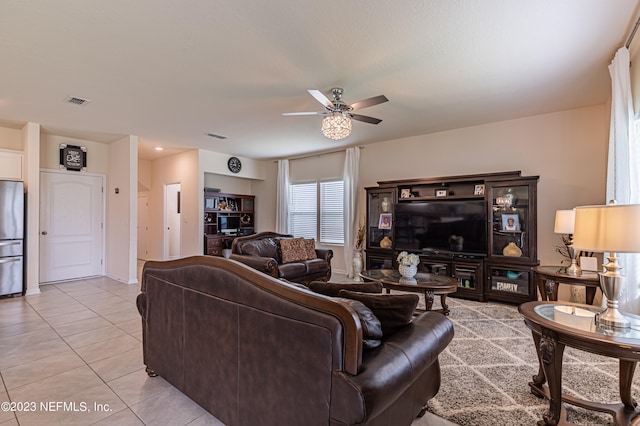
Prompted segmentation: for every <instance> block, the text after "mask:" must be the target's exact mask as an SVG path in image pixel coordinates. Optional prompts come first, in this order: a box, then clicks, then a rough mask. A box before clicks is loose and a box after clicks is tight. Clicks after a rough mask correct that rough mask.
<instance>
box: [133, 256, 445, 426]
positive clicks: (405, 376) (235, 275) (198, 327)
mask: <svg viewBox="0 0 640 426" xmlns="http://www.w3.org/2000/svg"><path fill="white" fill-rule="evenodd" d="M137 306H138V310H139V311H140V313H141V315H142V330H143V354H144V363H145V364H146V366H147V372H148V373H149V375H151V376H153V375H155V374H157V375H159V376H161V377H163V378H164V379H166V380H167V381H168V382H169V383H171V384H172V385H173V386H175V387H176V388H178V389H179V390H180V391H182V392H183V393H184V394H185V395H187V396H188V397H189V398H191V399H192V400H193V401H195V402H196V403H198V404H199V405H200V406H202V407H203V408H204V409H206V410H207V411H209V412H210V413H211V414H213V415H214V416H215V417H217V418H218V419H219V420H220V421H222V422H224V424H226V425H228V426H234V425H256V424H260V425H267V426H268V425H278V426H282V425H305V426H312V425H335V426H337V425H389V426H391V425H393V426H402V425H410V424H411V423H412V421H413V420H414V419H415V418H416V416H418V415H419V414H422V413H423V412H424V411H423V407H424V406H425V404H426V403H427V401H428V400H429V399H430V398H432V397H433V396H434V395H436V393H437V392H438V389H439V387H440V367H439V363H438V355H439V354H440V353H441V352H442V351H443V350H444V349H445V347H446V346H447V345H448V344H449V342H450V341H451V339H452V337H453V326H452V324H451V322H450V321H449V320H448V319H447V318H446V317H445V316H443V315H442V314H440V313H437V312H425V313H423V314H420V315H418V316H416V317H415V318H414V319H413V321H412V322H411V323H410V324H409V325H407V326H404V327H403V328H402V329H400V330H399V331H397V332H395V333H394V334H392V335H391V336H389V337H386V338H385V339H384V340H383V341H382V344H381V345H380V346H379V347H377V348H376V349H373V350H364V351H363V347H362V342H363V335H362V330H363V329H362V326H361V322H360V319H359V317H358V315H357V314H356V311H355V310H354V309H353V308H352V307H351V305H349V304H348V303H345V302H344V301H343V300H341V299H335V298H331V297H328V296H323V295H320V294H317V293H313V292H312V291H310V290H309V289H307V288H306V287H304V286H302V285H300V284H293V283H288V282H286V281H283V280H277V279H275V278H273V277H270V276H268V275H265V274H261V273H258V272H257V271H255V270H254V269H252V268H249V267H247V266H246V265H243V264H241V263H238V262H235V261H232V260H228V259H224V258H218V257H210V256H194V257H190V258H185V259H179V260H173V261H166V262H147V263H146V264H145V266H144V269H143V281H142V288H141V293H140V294H139V295H138V299H137Z"/></svg>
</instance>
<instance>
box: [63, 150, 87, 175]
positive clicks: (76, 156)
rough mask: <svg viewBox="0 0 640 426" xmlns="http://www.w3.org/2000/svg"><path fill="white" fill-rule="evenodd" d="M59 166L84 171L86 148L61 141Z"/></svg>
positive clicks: (85, 167)
mask: <svg viewBox="0 0 640 426" xmlns="http://www.w3.org/2000/svg"><path fill="white" fill-rule="evenodd" d="M60 168H61V169H67V170H73V171H76V172H85V171H86V170H87V148H86V147H84V146H77V145H67V144H65V143H61V144H60Z"/></svg>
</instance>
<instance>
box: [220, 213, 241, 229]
mask: <svg viewBox="0 0 640 426" xmlns="http://www.w3.org/2000/svg"><path fill="white" fill-rule="evenodd" d="M238 228H240V217H239V216H218V232H222V233H229V232H237V231H238Z"/></svg>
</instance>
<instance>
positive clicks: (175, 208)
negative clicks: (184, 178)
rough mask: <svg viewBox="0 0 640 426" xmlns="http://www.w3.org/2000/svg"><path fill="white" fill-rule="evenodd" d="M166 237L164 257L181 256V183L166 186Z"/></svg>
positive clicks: (173, 257) (175, 257)
mask: <svg viewBox="0 0 640 426" xmlns="http://www.w3.org/2000/svg"><path fill="white" fill-rule="evenodd" d="M164 217H165V222H164V223H165V238H164V258H165V259H177V258H178V257H180V254H181V250H180V239H181V238H180V235H181V232H182V230H181V227H180V184H179V183H171V184H168V185H165V186H164Z"/></svg>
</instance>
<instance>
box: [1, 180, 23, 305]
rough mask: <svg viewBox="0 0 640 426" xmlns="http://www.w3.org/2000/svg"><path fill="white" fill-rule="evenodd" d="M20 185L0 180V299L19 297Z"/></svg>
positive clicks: (21, 223) (21, 240)
mask: <svg viewBox="0 0 640 426" xmlns="http://www.w3.org/2000/svg"><path fill="white" fill-rule="evenodd" d="M24 217H25V216H24V185H23V183H22V182H14V181H7V180H0V296H5V295H9V294H16V293H22V291H23V283H24V279H23V276H24V262H23V259H24Z"/></svg>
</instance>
